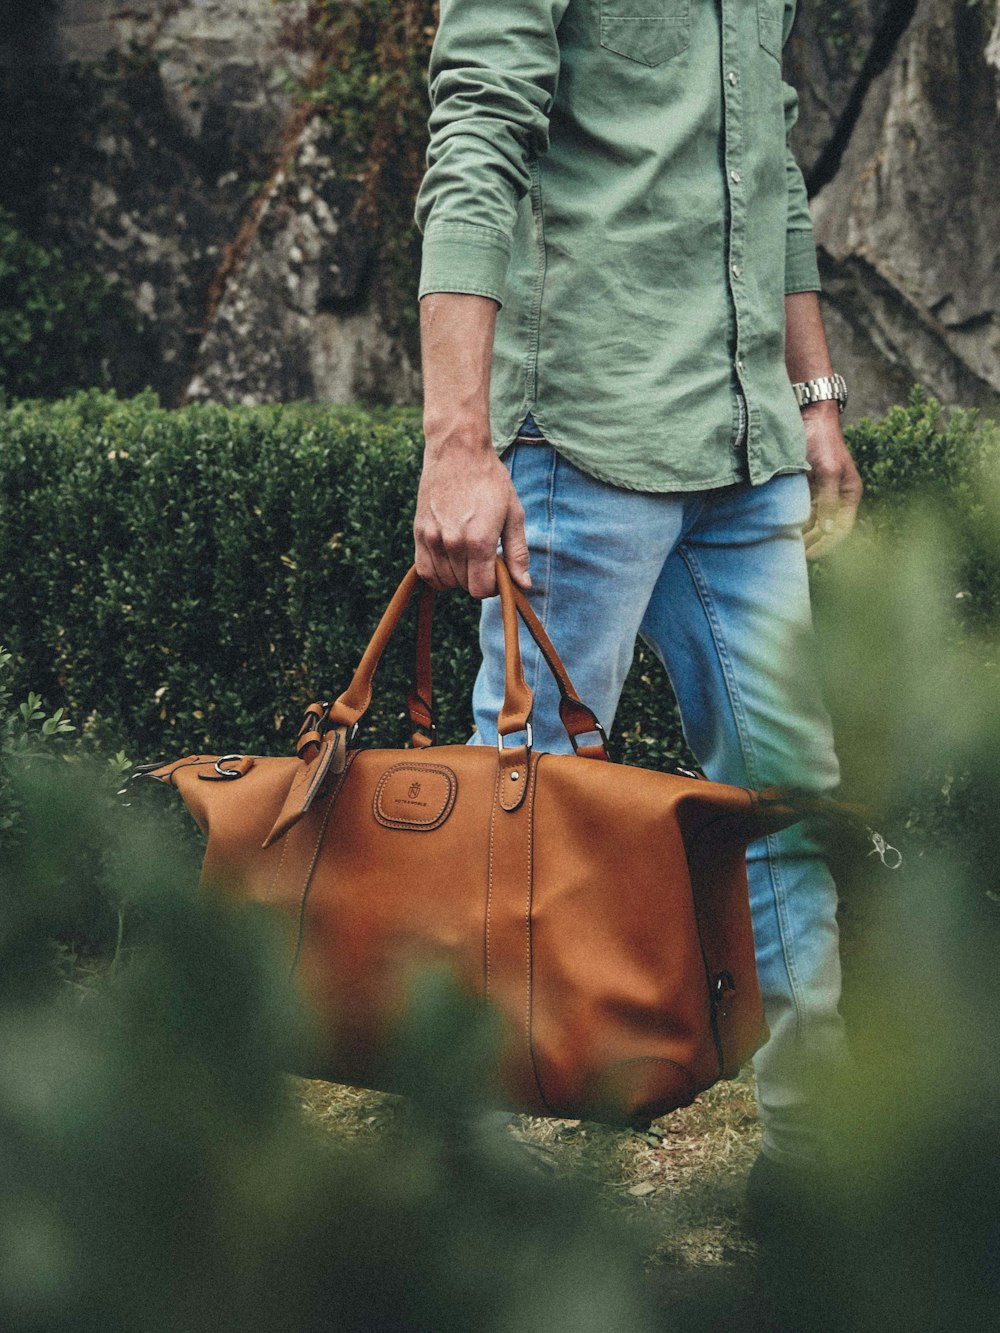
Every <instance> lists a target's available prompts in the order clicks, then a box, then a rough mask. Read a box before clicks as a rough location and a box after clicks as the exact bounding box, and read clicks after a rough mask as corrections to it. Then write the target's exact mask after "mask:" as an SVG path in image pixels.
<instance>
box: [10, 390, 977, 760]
mask: <svg viewBox="0 0 1000 1333" xmlns="http://www.w3.org/2000/svg"><path fill="white" fill-rule="evenodd" d="M850 435H851V443H852V445H853V448H854V450H855V453H856V456H857V457H858V460H859V464H860V466H861V468H862V470H863V474H864V476H865V479H866V482H867V486H868V503H867V505H866V514H867V517H866V522H869V523H887V522H891V521H892V514H893V512H894V509H895V502H896V500H897V499H898V497H899V496H900V495H901V494H906V495H910V494H912V493H913V492H914V491H915V490H917V489H920V488H923V489H926V490H929V491H931V492H936V493H938V494H939V495H946V496H948V497H950V498H949V504H950V505H951V507H952V508H953V509H954V510H955V512H956V515H957V521H958V522H960V523H962V524H965V525H966V527H967V528H968V531H969V534H970V539H969V541H968V542H967V543H966V547H967V551H968V556H967V559H968V562H969V564H970V568H969V570H968V571H962V573H961V578H962V579H963V580H965V584H967V585H968V586H969V587H970V588H971V589H973V592H974V595H973V596H971V597H970V600H969V607H970V608H971V609H972V611H973V613H974V614H976V615H980V616H981V615H995V613H996V611H997V608H998V607H1000V572H998V570H997V568H996V559H995V554H990V552H991V551H995V544H994V543H991V542H986V541H980V540H978V538H977V536H976V532H977V529H976V525H977V522H980V518H979V517H977V508H976V502H975V501H976V482H975V476H976V469H977V468H978V467H980V466H981V465H982V463H983V461H984V459H986V460H987V461H988V460H989V459H990V458H992V460H993V462H994V464H995V462H996V461H997V459H998V456H1000V432H998V431H997V430H996V428H995V427H993V426H987V427H985V428H984V427H983V426H982V425H981V423H979V422H978V421H977V419H976V414H975V413H971V412H965V413H962V412H955V413H952V415H951V417H950V419H949V420H948V421H947V422H945V421H944V420H943V417H942V412H941V409H940V407H939V405H938V404H937V403H935V402H934V401H933V400H932V399H930V398H929V397H928V396H927V395H926V394H924V393H922V391H920V390H915V391H914V394H913V397H912V399H911V402H910V404H909V405H908V406H907V407H906V408H898V409H894V411H893V412H891V413H890V414H889V415H888V416H887V417H886V419H885V420H884V421H882V422H878V423H873V422H867V421H866V422H862V423H860V424H859V425H858V426H855V427H854V428H853V430H852V431H851V432H850ZM420 444H421V436H420V420H419V414H418V413H417V412H415V411H413V410H400V409H386V410H375V411H368V410H364V411H363V410H359V409H354V408H326V407H323V408H321V407H317V406H312V405H308V406H306V405H296V406H290V407H289V406H284V407H278V406H275V407H262V408H232V409H229V408H222V407H211V406H209V407H205V406H196V407H189V408H186V409H184V410H182V411H167V410H164V409H162V408H161V407H160V406H159V405H158V403H157V401H156V399H155V397H153V396H152V395H150V394H146V395H142V396H140V397H138V398H134V399H132V400H129V401H119V400H117V399H116V398H115V397H114V396H112V395H108V394H103V393H98V392H96V391H91V392H87V393H82V394H78V395H75V396H73V397H71V398H68V399H65V400H63V401H61V402H55V403H35V402H28V403H19V404H14V405H13V406H11V407H9V408H7V409H5V410H3V411H2V412H0V642H4V643H5V644H6V646H7V647H8V648H10V649H11V650H12V652H13V653H14V655H15V657H16V659H17V660H18V661H19V663H20V664H21V665H22V668H23V671H24V678H23V681H21V682H19V684H22V685H23V687H24V688H25V689H26V688H28V687H29V686H30V687H31V688H32V689H35V690H37V691H39V692H40V693H41V694H42V695H43V696H44V698H45V700H46V703H47V704H48V705H49V706H50V707H54V706H56V705H62V706H65V707H66V708H67V709H68V712H69V714H70V715H71V716H72V718H73V719H74V721H76V722H78V723H84V724H85V725H89V726H90V728H91V729H93V728H94V727H95V726H98V727H100V728H103V734H104V735H105V736H106V738H107V739H109V740H112V741H114V742H115V743H118V744H125V745H127V747H128V749H129V753H130V754H131V755H133V756H135V757H148V756H156V755H159V754H168V755H170V754H179V753H182V752H185V751H188V750H199V749H200V750H208V751H218V750H223V751H226V750H250V751H256V752H265V753H267V752H280V751H281V750H282V749H284V748H286V747H288V746H289V745H290V744H291V741H292V738H293V737H294V734H295V731H296V729H297V727H298V723H299V719H300V714H301V709H302V707H303V706H304V705H305V704H306V703H308V702H309V701H310V700H312V699H314V698H317V697H330V696H331V695H333V694H336V693H339V691H340V690H342V689H343V688H344V687H345V686H346V684H347V682H348V680H349V679H350V675H351V672H352V671H353V669H354V666H355V665H356V663H357V660H358V657H359V655H360V653H361V651H362V650H363V648H364V646H365V644H366V643H367V641H368V637H369V635H370V633H371V631H372V629H373V628H374V625H375V623H376V619H377V617H378V615H379V613H380V612H381V610H382V609H383V607H384V605H385V602H386V600H387V598H388V596H389V594H390V592H391V591H392V589H393V588H394V586H395V584H396V582H397V581H398V579H399V577H400V576H401V574H402V572H403V571H404V570H405V568H406V567H407V566H408V564H409V562H410V560H411V558H412V537H411V522H412V512H413V503H414V497H415V495H416V488H417V479H418V474H419V451H420ZM982 535H983V534H979V536H982ZM956 577H959V575H958V574H956ZM970 580H971V582H970ZM819 582H820V583H821V582H822V579H820V580H819ZM965 584H963V586H965ZM437 619H438V624H437V633H436V656H435V672H436V685H437V702H438V706H439V715H440V734H441V738H442V739H443V740H446V741H449V740H461V739H464V738H465V736H466V735H467V734H468V731H469V727H470V715H469V705H468V696H469V690H470V687H471V683H472V679H473V676H474V673H475V669H476V664H477V661H478V645H477V642H476V632H475V627H476V620H477V610H476V606H475V604H474V603H472V602H471V601H470V599H468V598H467V597H464V596H462V595H460V594H454V595H452V596H448V597H443V598H440V599H439V603H438V617H437ZM411 672H412V638H408V639H406V640H405V645H404V646H403V648H402V651H398V650H397V651H395V652H393V651H392V650H390V653H389V654H388V655H387V660H386V662H385V663H384V665H383V668H382V670H381V671H380V674H379V678H378V684H377V688H376V698H375V703H374V705H373V708H372V710H371V712H370V714H369V717H368V719H367V722H366V725H367V731H368V738H369V740H370V741H371V742H372V743H376V744H393V743H400V742H401V741H402V740H403V739H404V738H405V736H406V734H407V729H406V726H405V723H404V721H403V720H402V719H403V717H404V713H403V701H404V698H405V693H406V690H407V688H408V687H409V684H410V678H411ZM88 717H89V718H90V721H89V723H88V722H87V719H88ZM97 719H99V720H100V721H99V722H98V720H97ZM615 733H616V734H615V738H614V740H615V748H616V750H617V754H618V756H619V757H621V758H624V759H626V760H635V761H639V762H642V763H644V764H646V765H658V764H659V765H672V764H673V763H675V762H677V760H678V759H679V758H680V759H683V758H684V757H685V756H684V749H683V741H682V738H681V735H680V728H679V723H678V720H677V716H676V712H675V708H674V704H673V699H672V695H671V692H670V688H669V684H668V682H667V680H666V677H665V674H664V673H663V671H662V669H661V668H660V666H659V665H658V663H656V662H655V661H654V660H653V659H652V655H651V654H650V653H649V651H648V650H646V649H642V648H640V649H639V650H637V654H636V663H635V667H634V669H633V671H632V674H631V676H630V679H629V682H628V684H627V686H626V691H625V696H624V698H623V700H622V704H621V708H620V711H619V720H618V723H617V724H616V728H615Z"/></svg>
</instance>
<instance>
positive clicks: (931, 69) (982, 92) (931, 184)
mask: <svg viewBox="0 0 1000 1333" xmlns="http://www.w3.org/2000/svg"><path fill="white" fill-rule="evenodd" d="M887 15H888V17H889V19H892V17H893V15H892V13H891V11H886V12H885V13H884V14H883V24H884V23H885V21H886V16H887ZM897 26H898V27H899V31H898V35H897V38H896V44H895V48H894V49H893V50H892V52H891V55H889V53H888V52H882V53H881V59H880V61H879V65H883V66H884V68H882V69H881V72H878V69H877V67H876V68H875V69H872V68H871V66H869V69H868V71H867V74H868V76H870V77H866V78H865V80H864V83H863V85H859V86H857V87H856V90H855V93H854V94H852V95H853V96H854V99H855V107H854V108H853V111H854V114H855V116H856V119H854V120H853V123H851V124H850V125H849V126H848V127H846V132H845V129H844V127H841V129H840V131H839V134H840V142H839V144H838V145H837V148H838V156H837V161H836V170H835V172H833V173H832V174H831V173H830V171H829V169H828V170H827V173H826V174H827V177H828V178H827V179H825V180H824V179H822V175H820V173H818V172H816V170H815V167H814V171H813V180H814V182H815V184H816V185H818V186H819V188H818V191H817V193H816V194H815V195H814V196H813V221H814V226H815V231H816V239H817V244H818V246H819V251H820V267H821V273H822V276H823V283H824V300H825V304H826V305H827V307H828V309H829V311H830V312H831V314H830V324H831V328H830V336H831V341H832V342H834V344H835V358H836V360H837V362H838V364H840V365H841V366H843V367H845V370H844V373H845V375H847V376H848V378H850V379H852V380H853V381H854V382H855V386H856V388H861V389H862V397H863V400H864V406H865V409H866V410H867V411H870V412H878V411H881V410H884V408H886V407H888V406H889V405H890V404H891V403H892V402H893V401H897V400H898V397H899V393H900V390H901V389H902V388H904V387H905V385H906V384H907V383H909V382H912V381H914V380H918V381H920V382H922V383H923V384H925V385H927V386H928V387H929V388H930V389H931V390H932V391H933V392H934V393H935V394H936V395H937V396H938V397H940V398H941V399H942V400H943V401H944V402H948V403H962V404H969V405H974V406H980V407H983V408H985V409H987V410H990V411H993V412H995V411H996V410H997V407H998V404H1000V246H998V239H1000V230H998V224H997V214H996V206H995V203H994V202H993V200H994V198H995V188H996V187H995V182H996V180H997V178H998V172H1000V134H998V128H1000V126H998V116H997V93H998V84H997V68H996V51H997V46H998V41H997V36H996V28H995V27H994V29H993V33H992V36H991V32H990V20H989V16H988V15H987V13H986V10H985V7H984V6H983V5H981V4H975V5H967V4H964V3H950V2H949V0H920V3H919V4H918V5H916V6H915V9H914V12H913V13H912V16H911V17H909V19H908V21H907V23H906V25H905V27H903V26H902V25H897ZM887 56H888V59H886V57H887ZM991 60H992V62H993V63H992V65H991ZM859 77H860V76H859ZM849 96H850V95H849ZM837 134H838V130H837V127H836V124H834V128H833V134H832V135H831V136H830V138H828V139H827V144H830V143H831V142H833V141H834V138H835V136H836V135H837ZM813 147H814V151H815V145H814V146H813ZM824 151H826V150H825V149H821V150H820V152H819V154H818V156H817V157H816V158H815V163H816V164H817V165H823V152H824ZM803 162H804V166H805V168H806V170H807V173H808V171H809V167H810V163H809V160H808V157H807V156H806V155H805V154H804V155H803ZM829 162H830V159H829V158H828V159H827V166H828V168H829ZM817 175H820V178H819V179H818V180H817V179H816V178H817Z"/></svg>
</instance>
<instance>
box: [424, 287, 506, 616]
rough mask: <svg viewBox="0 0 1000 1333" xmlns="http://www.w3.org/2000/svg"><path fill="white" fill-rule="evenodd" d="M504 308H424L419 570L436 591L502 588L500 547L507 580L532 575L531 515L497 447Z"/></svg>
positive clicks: (465, 299) (463, 298) (438, 304)
mask: <svg viewBox="0 0 1000 1333" xmlns="http://www.w3.org/2000/svg"><path fill="white" fill-rule="evenodd" d="M497 309H498V307H497V303H496V301H493V300H490V299H489V298H488V297H485V296H472V295H468V296H467V295H464V294H463V293H460V292H436V293H431V294H430V295H427V296H425V297H424V298H423V300H422V301H421V302H420V346H421V352H422V355H423V368H424V437H425V439H426V441H427V447H426V449H425V450H424V470H423V474H422V475H421V478H420V489H419V491H418V493H417V513H416V518H415V519H414V522H413V538H414V545H415V548H416V565H417V573H418V574H419V575H420V577H421V578H422V579H426V580H427V582H428V583H429V584H430V585H431V587H432V588H438V589H443V588H466V589H467V590H468V591H469V592H470V593H471V594H472V596H473V597H492V595H493V594H494V593H495V592H496V590H497V580H496V554H497V543H498V542H500V541H502V542H503V553H504V556H505V558H506V560H507V567H508V569H509V570H510V576H511V578H512V579H513V580H514V582H515V583H517V584H519V585H520V587H522V588H528V587H530V586H531V579H530V578H529V577H528V544H527V542H526V541H525V537H524V510H523V509H522V508H521V502H520V500H519V499H518V498H517V493H516V492H515V490H514V486H513V483H512V482H511V479H510V474H509V473H508V471H507V469H506V468H505V467H504V465H503V463H501V462H500V459H499V458H498V457H497V456H496V454H495V452H494V450H493V445H492V442H491V440H490V409H489V396H490V366H491V362H492V360H493V334H494V329H495V327H496V317H497Z"/></svg>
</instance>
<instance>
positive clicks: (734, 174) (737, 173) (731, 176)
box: [729, 171, 743, 185]
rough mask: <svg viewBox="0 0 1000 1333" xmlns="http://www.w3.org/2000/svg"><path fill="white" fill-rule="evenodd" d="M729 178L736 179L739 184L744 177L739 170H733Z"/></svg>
mask: <svg viewBox="0 0 1000 1333" xmlns="http://www.w3.org/2000/svg"><path fill="white" fill-rule="evenodd" d="M729 178H730V180H733V181H735V182H736V184H737V185H739V183H740V181H741V180H742V179H743V177H742V176H741V175H740V173H739V172H738V171H731V172H730V173H729Z"/></svg>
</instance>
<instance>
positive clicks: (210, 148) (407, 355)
mask: <svg viewBox="0 0 1000 1333" xmlns="http://www.w3.org/2000/svg"><path fill="white" fill-rule="evenodd" d="M308 3H309V0H280V3H275V0H146V3H145V4H144V5H143V7H141V8H126V7H123V6H121V5H120V4H118V3H115V2H114V0H50V3H48V4H46V5H44V6H37V5H31V4H29V3H27V0H12V4H11V6H9V9H10V10H11V12H12V17H11V19H10V21H9V22H7V23H6V25H5V27H4V29H3V32H2V33H0V102H2V106H0V114H3V116H4V119H5V123H7V124H8V126H9V129H10V148H9V151H8V158H7V161H6V163H5V173H4V176H3V179H2V181H0V204H2V205H4V206H5V207H8V208H11V209H12V210H13V211H14V212H15V213H16V214H17V216H18V217H19V219H20V220H21V223H22V226H24V227H25V229H27V230H30V231H31V232H32V233H33V234H35V235H36V236H37V237H38V239H41V240H43V241H47V242H51V243H57V244H60V245H61V246H62V247H63V248H64V250H65V251H66V253H67V254H68V255H70V256H71V257H72V258H74V259H76V260H77V261H78V262H79V263H80V264H81V265H83V266H86V267H88V268H91V269H95V268H96V269H97V270H98V271H101V272H103V273H106V274H109V275H115V276H118V277H120V278H121V280H122V282H123V283H124V285H125V288H126V290H127V291H128V292H129V293H130V294H131V299H132V300H133V301H134V304H135V307H136V309H137V311H138V313H139V315H140V316H141V317H142V320H143V328H144V332H143V334H142V336H141V337H140V338H139V339H138V341H137V343H136V346H135V347H134V348H130V349H124V351H123V352H122V355H123V357H124V358H125V361H126V362H128V363H129V365H130V366H131V371H132V373H133V378H134V377H136V376H138V377H139V379H140V380H141V382H148V383H151V384H152V385H153V387H154V388H156V389H157V390H159V392H160V393H161V394H162V395H163V397H164V399H165V401H168V402H176V401H182V400H185V399H189V398H196V399H212V400H215V401H223V402H245V403H256V402H265V401H272V400H275V399H288V398H314V399H319V400H323V401H331V402H334V401H348V400H354V399H361V400H363V401H369V402H383V403H392V402H415V401H417V400H418V398H419V391H420V383H419V374H418V370H417V360H418V358H417V350H416V346H415V337H414V333H413V330H412V327H405V326H404V327H401V326H400V321H399V319H398V318H397V315H396V313H395V312H396V311H397V310H398V306H399V301H398V299H396V300H393V299H392V292H391V291H390V290H389V287H390V286H391V278H390V277H389V275H387V274H386V273H384V272H383V271H382V270H381V267H380V262H379V258H378V255H377V254H376V253H374V252H373V248H372V246H371V245H370V243H369V240H368V238H367V236H366V231H365V228H364V227H362V226H361V225H359V223H358V222H357V220H356V210H355V202H356V197H357V189H358V186H357V170H356V164H354V163H352V162H350V161H345V160H344V154H343V151H342V150H340V149H339V148H338V143H337V140H336V136H335V134H334V132H333V130H332V128H331V126H330V125H329V123H328V122H327V121H326V120H325V119H324V118H323V117H321V116H319V115H315V114H312V113H311V112H310V110H309V109H308V108H306V107H304V106H303V105H302V103H301V100H300V99H296V97H295V96H294V95H293V94H292V93H291V92H290V91H289V83H290V78H289V76H291V78H292V79H304V78H307V77H308V73H309V71H310V69H311V68H312V67H313V65H314V63H315V61H316V60H317V50H316V46H315V37H314V29H313V26H312V25H311V24H310V23H309V22H308V21H307V17H308ZM785 76H786V78H788V79H789V81H790V82H792V83H793V84H795V86H796V87H797V88H798V89H799V92H800V117H799V123H798V125H797V126H796V129H795V131H794V138H793V146H794V148H795V151H796V154H797V156H798V158H799V161H800V162H801V164H802V166H803V169H804V172H805V175H806V180H807V183H808V185H809V187H810V194H811V196H812V198H813V215H814V220H815V226H816V236H817V241H818V245H819V250H820V264H821V272H822V275H823V282H824V296H823V302H824V313H825V318H826V324H827V331H828V335H829V338H830V342H831V345H832V348H833V355H834V363H835V364H836V365H837V367H838V368H839V369H841V370H842V371H843V373H844V374H845V375H846V377H847V378H848V381H849V383H850V386H851V390H852V400H851V408H850V409H849V411H850V413H851V415H852V416H853V415H855V414H857V413H858V412H863V413H870V414H880V413H881V412H883V411H884V410H885V409H886V408H887V407H889V406H890V405H891V404H893V403H895V402H899V401H900V400H901V399H902V398H903V397H905V395H906V392H907V390H908V388H909V386H910V385H911V384H912V383H914V382H916V381H920V382H922V383H924V384H926V385H927V386H928V387H929V388H930V389H931V390H932V391H933V392H934V393H935V394H936V395H937V396H939V397H940V398H941V399H942V400H943V401H945V402H946V403H952V404H963V405H977V406H982V407H984V408H986V409H987V410H989V411H991V412H994V413H998V412H1000V258H998V251H1000V246H998V230H1000V229H998V224H997V221H996V206H995V182H996V180H997V179H998V178H1000V134H998V129H1000V16H998V15H997V14H996V13H994V8H993V5H992V0H978V2H973V3H968V2H967V0H845V3H844V4H843V5H842V6H836V7H831V6H828V5H825V4H824V3H822V0H799V14H798V17H797V20H796V26H795V30H794V32H793V34H792V36H791V38H790V40H789V43H788V46H787V47H786V56H785Z"/></svg>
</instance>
